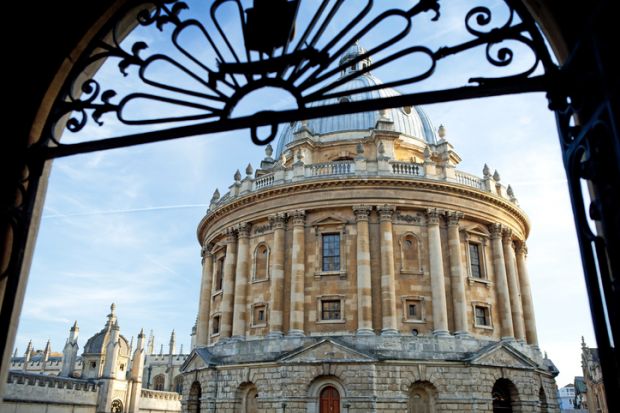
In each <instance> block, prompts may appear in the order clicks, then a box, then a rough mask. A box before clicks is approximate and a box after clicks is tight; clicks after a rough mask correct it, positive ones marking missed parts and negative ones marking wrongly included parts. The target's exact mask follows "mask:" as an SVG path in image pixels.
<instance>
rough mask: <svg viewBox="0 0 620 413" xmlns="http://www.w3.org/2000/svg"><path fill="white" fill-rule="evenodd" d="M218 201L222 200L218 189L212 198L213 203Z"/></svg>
mask: <svg viewBox="0 0 620 413" xmlns="http://www.w3.org/2000/svg"><path fill="white" fill-rule="evenodd" d="M218 199H220V190H219V189H217V188H216V189H215V191H214V192H213V196H212V197H211V202H216V201H217V200H218Z"/></svg>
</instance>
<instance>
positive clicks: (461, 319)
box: [447, 212, 469, 336]
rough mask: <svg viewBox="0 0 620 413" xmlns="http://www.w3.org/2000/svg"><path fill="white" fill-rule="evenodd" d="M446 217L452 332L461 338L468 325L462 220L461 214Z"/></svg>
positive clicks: (451, 213)
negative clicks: (460, 226)
mask: <svg viewBox="0 0 620 413" xmlns="http://www.w3.org/2000/svg"><path fill="white" fill-rule="evenodd" d="M447 217H448V248H449V253H450V285H451V286H452V303H453V309H454V330H455V334H456V335H457V336H463V335H469V325H468V324H467V299H466V297H465V280H464V278H463V261H462V259H461V239H460V236H459V219H461V218H463V213H462V212H450V213H448V215H447Z"/></svg>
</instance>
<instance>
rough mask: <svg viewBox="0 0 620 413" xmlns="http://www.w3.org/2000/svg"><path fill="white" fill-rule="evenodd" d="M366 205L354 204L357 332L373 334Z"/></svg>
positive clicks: (368, 208)
mask: <svg viewBox="0 0 620 413" xmlns="http://www.w3.org/2000/svg"><path fill="white" fill-rule="evenodd" d="M371 209H372V208H371V207H370V206H368V205H355V206H353V212H354V213H355V220H356V222H357V334H360V335H370V334H374V331H373V329H372V286H371V282H370V239H369V236H368V214H369V213H370V211H371Z"/></svg>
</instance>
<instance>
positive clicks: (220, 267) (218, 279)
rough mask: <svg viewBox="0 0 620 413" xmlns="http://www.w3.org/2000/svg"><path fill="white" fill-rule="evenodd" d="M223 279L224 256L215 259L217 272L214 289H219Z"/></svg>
mask: <svg viewBox="0 0 620 413" xmlns="http://www.w3.org/2000/svg"><path fill="white" fill-rule="evenodd" d="M223 281H224V258H221V259H219V260H217V274H215V290H216V291H220V290H221V289H222V284H223Z"/></svg>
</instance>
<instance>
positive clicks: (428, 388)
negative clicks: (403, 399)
mask: <svg viewBox="0 0 620 413" xmlns="http://www.w3.org/2000/svg"><path fill="white" fill-rule="evenodd" d="M436 398H437V389H436V388H435V386H433V384H432V383H431V382H428V381H416V382H415V383H413V384H412V385H411V388H410V389H409V403H408V406H409V407H408V412H409V413H434V412H435V399H436Z"/></svg>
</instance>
